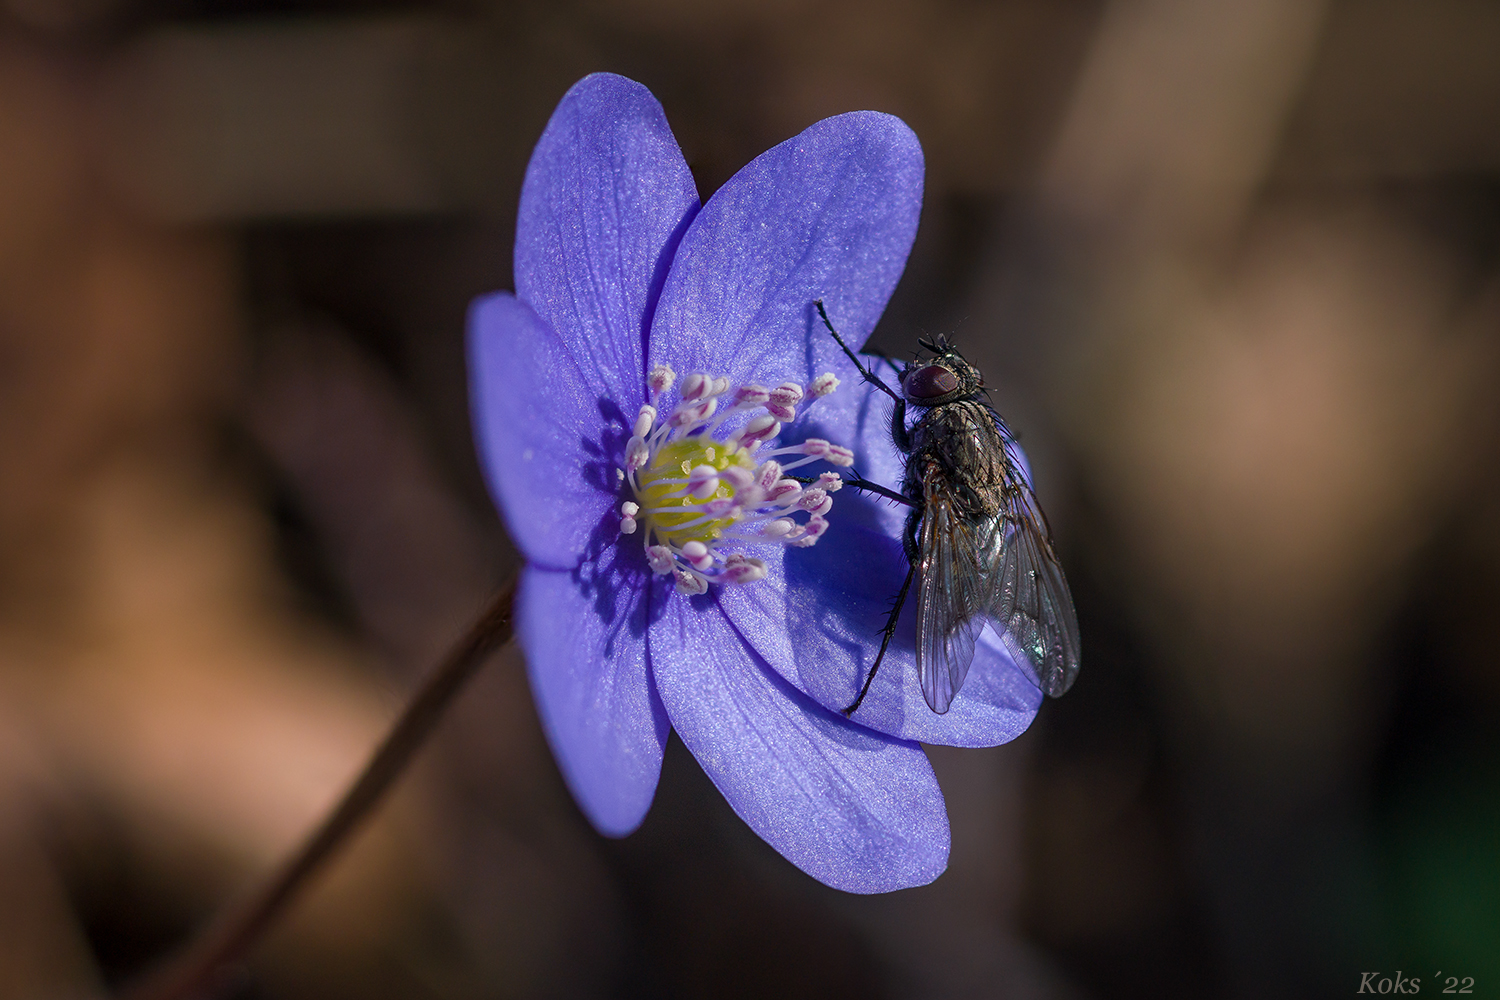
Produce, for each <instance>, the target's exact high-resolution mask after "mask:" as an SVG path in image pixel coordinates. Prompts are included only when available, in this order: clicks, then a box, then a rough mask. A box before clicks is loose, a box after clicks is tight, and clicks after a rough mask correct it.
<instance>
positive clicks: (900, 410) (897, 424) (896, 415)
mask: <svg viewBox="0 0 1500 1000" xmlns="http://www.w3.org/2000/svg"><path fill="white" fill-rule="evenodd" d="M813 305H815V306H817V307H818V315H819V316H821V317H823V325H824V326H826V327H828V332H829V333H831V334H833V339H834V340H835V341H837V342H838V345H839V346H840V347H842V348H843V349H844V353H845V354H846V355H848V357H849V360H850V361H852V362H854V367H855V368H858V369H859V374H860V376H861V377H862V378H863V379H864V380H865V381H866V382H868V383H870V384H871V385H873V386H874V387H875V388H877V389H879V390H880V391H881V392H883V393H885V394H886V395H887V396H889V397H891V398H892V399H894V400H895V401H896V409H895V410H894V411H892V413H891V439H892V440H893V441H895V443H896V448H897V450H899V451H900V452H901V453H902V454H910V453H911V439H910V436H909V435H908V434H907V430H906V397H905V396H902V395H901V394H900V393H899V392H897V391H896V390H895V389H892V388H891V387H890V386H888V385H886V384H885V380H884V379H882V378H881V377H880V376H879V375H876V374H875V373H874V372H873V371H871V370H870V369H868V368H866V367H865V365H864V362H862V361H860V360H859V356H858V355H857V354H855V353H854V351H853V350H852V349H851V348H850V347H849V345H848V344H846V343H844V338H843V337H840V336H839V332H838V331H837V330H835V329H834V328H833V323H832V321H830V320H829V318H828V311H827V310H826V309H824V308H823V300H822V299H818V300H817V301H816V302H814V303H813ZM880 356H881V357H882V358H885V363H886V364H888V365H890V366H891V367H892V368H894V367H896V364H895V362H893V361H892V360H891V359H890V358H886V357H885V355H884V354H882V355H880Z"/></svg>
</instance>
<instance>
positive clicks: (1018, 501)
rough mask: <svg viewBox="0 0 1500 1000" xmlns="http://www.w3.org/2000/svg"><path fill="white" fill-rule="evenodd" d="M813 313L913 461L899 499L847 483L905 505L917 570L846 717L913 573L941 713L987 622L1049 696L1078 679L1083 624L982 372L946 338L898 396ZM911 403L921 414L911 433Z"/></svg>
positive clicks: (921, 674)
mask: <svg viewBox="0 0 1500 1000" xmlns="http://www.w3.org/2000/svg"><path fill="white" fill-rule="evenodd" d="M816 305H817V308H818V315H819V316H821V317H822V318H823V325H824V326H826V327H828V332H829V333H831V334H833V339H834V340H835V341H837V342H838V345H839V347H841V348H843V350H844V353H845V354H847V355H848V356H849V360H850V361H853V362H854V365H855V367H856V368H858V369H859V372H860V374H861V375H862V376H863V377H864V379H865V381H867V382H869V383H870V384H871V385H873V386H875V387H876V388H877V389H879V390H880V391H882V392H884V393H885V394H886V395H887V396H890V397H891V399H892V400H894V401H895V404H896V405H895V410H894V412H893V413H892V414H891V437H892V439H893V440H894V442H895V445H896V448H897V450H899V451H900V452H901V453H902V454H903V455H905V456H906V473H905V476H904V477H903V479H902V483H901V490H900V492H899V493H898V492H896V491H895V490H892V489H889V488H887V487H883V486H880V485H879V484H876V483H871V482H868V481H866V480H864V479H862V478H861V479H856V480H850V481H849V485H851V486H855V487H858V488H860V489H864V490H868V491H870V492H873V493H877V494H879V495H881V496H884V497H886V498H887V499H890V500H895V501H897V502H899V503H902V504H905V505H906V507H907V515H906V528H905V531H904V532H903V534H902V543H903V547H904V549H905V551H906V559H907V565H908V568H907V571H906V580H905V582H903V583H902V584H901V590H900V592H899V593H898V594H897V595H896V599H895V602H894V603H893V605H892V607H891V612H890V616H889V617H888V618H887V620H886V624H885V629H884V633H883V637H882V639H881V642H880V652H879V653H877V654H876V656H875V662H874V663H872V664H871V665H870V672H869V674H868V675H866V677H865V681H864V685H863V686H862V687H861V688H860V691H859V696H858V697H857V698H855V699H854V702H853V704H851V705H850V706H849V707H848V708H846V709H844V714H845V715H850V714H852V713H853V712H854V710H855V709H857V708H858V707H859V705H860V702H862V701H864V698H865V695H866V693H868V692H869V690H870V684H871V682H872V681H874V680H875V672H876V671H877V670H879V669H880V662H881V660H883V659H884V658H885V653H886V649H887V648H888V647H889V646H890V643H891V636H892V635H894V634H895V631H896V622H897V621H898V620H899V619H900V617H901V609H902V607H903V606H904V605H905V603H906V598H907V595H908V593H909V592H910V590H911V585H912V579H913V578H914V577H915V579H916V581H917V676H918V679H919V680H920V682H921V685H922V693H923V695H925V696H926V698H927V704H928V705H929V706H930V707H931V708H932V710H933V711H934V712H937V713H939V714H941V713H943V712H946V711H948V706H949V705H951V704H952V703H953V698H954V696H955V695H956V694H958V691H959V688H961V687H963V683H964V677H965V676H966V675H967V674H968V672H969V664H970V663H971V662H972V661H973V659H974V643H975V640H977V639H978V638H979V633H980V632H981V631H982V630H983V629H984V626H985V624H986V623H991V624H992V625H993V626H994V628H995V630H996V631H997V632H1001V633H1004V634H1006V635H1008V636H1009V638H1010V641H1011V643H1012V644H1013V646H1014V648H1015V649H1016V651H1018V652H1020V653H1021V654H1023V655H1024V656H1025V658H1026V659H1027V660H1028V661H1029V662H1030V664H1031V666H1032V668H1033V669H1034V670H1035V671H1036V677H1037V682H1038V684H1039V685H1040V687H1041V689H1042V690H1043V691H1045V692H1046V693H1047V694H1049V695H1051V696H1053V697H1057V696H1058V695H1061V694H1062V693H1063V692H1065V691H1067V690H1068V688H1069V687H1070V686H1071V685H1072V683H1073V679H1074V678H1075V677H1077V676H1078V656H1079V640H1078V617H1077V615H1076V613H1075V612H1074V611H1073V598H1072V596H1071V595H1070V594H1069V593H1068V583H1067V580H1065V579H1064V578H1063V571H1062V566H1061V565H1060V564H1059V563H1058V561H1057V553H1056V552H1055V551H1054V550H1053V547H1052V532H1051V529H1050V528H1049V527H1048V526H1047V518H1046V516H1045V515H1044V514H1043V513H1042V508H1041V506H1040V505H1039V504H1038V503H1037V499H1036V494H1035V493H1033V492H1032V489H1031V484H1030V483H1029V482H1027V479H1026V476H1025V474H1024V473H1023V472H1022V471H1021V465H1020V453H1019V451H1018V450H1017V449H1016V447H1015V438H1014V437H1013V436H1012V435H1011V433H1010V431H1009V430H1008V429H1007V428H1006V426H1005V422H1004V421H1003V420H1001V419H1000V415H999V414H998V413H996V412H995V411H994V409H993V408H991V407H990V405H989V402H988V399H987V397H986V392H987V390H986V389H985V388H984V378H983V376H981V375H980V373H979V370H978V369H977V368H975V367H974V366H973V365H971V364H969V363H968V362H967V361H965V360H964V358H963V355H961V354H959V353H958V351H957V350H956V349H955V348H954V347H953V346H952V345H951V344H949V343H948V342H947V341H946V340H945V339H942V338H940V339H938V340H936V341H930V340H923V341H920V343H921V346H922V347H923V348H924V349H925V350H926V351H928V352H930V353H931V355H932V356H931V357H930V358H928V359H926V360H922V359H920V358H919V359H917V360H914V361H912V362H911V363H910V364H908V365H906V366H905V368H903V369H902V370H901V372H900V376H899V378H900V388H901V391H900V392H897V391H896V390H894V389H892V388H891V387H890V386H888V385H886V383H885V382H884V381H883V380H882V379H881V378H880V377H879V376H877V375H876V374H875V373H874V372H873V371H871V370H870V369H869V368H867V367H865V365H864V364H863V363H862V362H861V361H860V359H859V358H858V357H857V356H856V355H855V353H854V352H853V351H852V350H850V348H849V345H848V344H846V343H844V338H843V337H840V336H839V333H838V331H837V330H835V329H834V327H833V323H832V322H830V321H829V319H828V313H827V312H826V311H825V310H824V308H823V303H822V301H818V302H817V303H816ZM892 367H895V366H894V364H893V363H892ZM908 407H914V408H915V409H916V410H917V411H918V416H917V420H916V422H915V423H914V424H913V425H912V426H911V427H910V428H908V427H907V426H906V411H907V409H908Z"/></svg>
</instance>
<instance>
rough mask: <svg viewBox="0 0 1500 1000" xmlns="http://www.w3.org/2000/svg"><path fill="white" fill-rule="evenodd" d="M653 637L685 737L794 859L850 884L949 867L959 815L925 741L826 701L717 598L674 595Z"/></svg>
mask: <svg viewBox="0 0 1500 1000" xmlns="http://www.w3.org/2000/svg"><path fill="white" fill-rule="evenodd" d="M747 589H748V588H747ZM648 646H649V648H650V651H651V662H652V671H653V673H654V674H655V676H656V679H657V685H658V689H659V690H660V691H661V697H662V701H663V703H664V704H665V705H666V707H667V713H668V714H669V715H670V716H671V719H672V725H673V726H674V727H675V728H676V729H677V732H678V733H679V734H680V735H681V736H682V740H683V742H684V743H686V744H687V747H688V749H689V750H691V751H692V753H693V756H694V757H696V758H697V759H698V763H699V764H701V765H702V767H703V770H704V771H705V772H707V774H708V776H709V777H710V778H711V779H712V780H713V782H714V784H715V785H717V786H718V787H719V790H720V791H721V792H723V793H724V797H725V798H726V799H728V800H729V804H730V806H732V807H733V808H734V811H735V812H736V813H738V814H739V815H740V817H741V818H742V819H744V821H745V822H746V823H748V824H749V825H750V827H751V828H752V829H753V830H755V832H756V833H758V834H760V836H761V837H762V838H764V839H765V840H766V842H767V843H769V844H770V845H771V846H772V847H774V848H776V850H778V851H780V852H781V854H782V855H783V856H785V857H786V858H787V860H789V861H791V862H792V863H793V864H795V865H796V866H797V867H799V868H801V869H802V870H803V871H805V872H807V873H808V874H809V875H811V876H813V877H814V878H816V879H818V880H819V881H820V882H824V883H826V884H827V885H831V886H833V887H835V888H837V889H843V890H846V891H848V892H861V893H870V892H887V891H890V890H892V889H900V888H905V887H908V886H914V885H925V884H926V883H928V882H931V881H932V880H933V879H934V878H936V877H937V876H938V875H939V874H941V873H942V871H943V869H944V868H945V867H946V866H947V863H948V817H947V814H946V812H945V811H944V808H943V795H942V792H941V790H940V789H939V788H938V785H937V780H936V779H935V778H934V777H933V773H932V767H931V765H930V764H928V762H927V756H926V754H925V753H923V751H922V749H921V747H919V746H917V745H916V744H913V743H907V742H904V741H901V740H894V739H891V738H889V737H886V736H881V735H879V734H877V733H874V732H871V731H870V730H868V729H865V728H863V727H862V726H857V725H852V724H850V723H848V722H846V721H845V720H843V719H842V718H840V717H838V716H837V715H836V714H834V713H832V712H829V711H828V710H826V709H824V708H822V707H820V706H818V705H816V704H814V703H813V702H812V701H811V700H810V699H808V698H807V697H806V696H804V695H803V694H802V693H801V692H799V691H797V690H796V689H795V688H793V687H792V686H791V685H790V684H788V683H787V682H786V681H784V680H783V679H782V678H781V677H779V676H778V675H777V674H775V673H774V672H773V671H771V670H770V669H769V668H768V667H767V666H766V665H765V664H764V663H762V662H761V660H760V658H759V657H757V656H755V655H754V654H753V653H752V652H751V651H750V650H748V649H747V648H746V647H745V645H744V643H743V641H742V640H741V639H740V637H739V636H738V635H737V634H736V633H735V631H734V629H733V628H732V627H731V626H730V624H729V622H728V620H727V619H725V618H724V616H723V615H722V614H721V613H720V611H719V609H718V608H717V607H716V606H715V605H714V602H713V600H712V598H711V597H705V598H701V599H698V600H694V601H686V600H674V601H671V602H670V603H669V605H668V607H667V608H666V610H665V613H664V614H663V615H662V618H661V620H659V621H657V622H656V623H654V624H653V625H652V627H651V632H650V635H649V639H648Z"/></svg>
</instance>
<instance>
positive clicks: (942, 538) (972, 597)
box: [917, 472, 987, 715]
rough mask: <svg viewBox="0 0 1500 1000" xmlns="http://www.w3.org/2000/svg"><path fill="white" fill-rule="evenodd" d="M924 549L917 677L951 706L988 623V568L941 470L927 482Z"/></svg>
mask: <svg viewBox="0 0 1500 1000" xmlns="http://www.w3.org/2000/svg"><path fill="white" fill-rule="evenodd" d="M923 494H924V496H925V511H924V513H923V517H922V539H921V541H922V555H921V559H920V562H919V564H918V576H919V577H920V583H919V585H918V588H917V677H918V679H919V680H920V681H921V683H922V694H923V695H924V696H926V698H927V704H928V706H929V707H931V709H932V710H933V711H934V712H937V713H938V714H939V715H941V714H942V713H944V712H946V711H948V706H949V705H950V704H952V702H953V696H954V695H956V694H958V689H959V688H960V687H962V686H963V683H964V678H965V677H966V676H967V675H968V673H969V664H970V663H971V662H973V660H974V642H975V640H976V639H977V638H978V637H979V632H980V630H981V629H983V628H984V610H985V595H986V592H987V587H986V580H985V576H984V574H983V573H982V572H981V571H980V564H979V562H978V561H977V559H976V556H977V551H976V549H975V542H976V537H975V533H974V530H973V529H972V528H971V527H970V526H969V525H967V524H965V523H964V522H963V520H962V519H961V518H960V517H958V516H957V513H956V511H955V510H954V509H953V501H952V497H951V496H950V494H949V493H948V491H947V490H946V488H945V482H944V480H943V479H942V477H941V475H939V474H936V473H935V472H933V473H931V474H929V475H928V476H927V477H925V479H924V482H923Z"/></svg>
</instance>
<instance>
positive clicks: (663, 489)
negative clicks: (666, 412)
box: [635, 435, 755, 546]
mask: <svg viewBox="0 0 1500 1000" xmlns="http://www.w3.org/2000/svg"><path fill="white" fill-rule="evenodd" d="M730 469H734V470H735V472H730ZM736 473H739V474H738V475H737V474H736ZM754 475H755V460H754V459H753V458H751V457H750V453H749V451H748V450H747V449H745V448H740V447H737V446H734V445H729V444H724V443H721V442H717V441H714V440H713V439H712V438H705V437H703V436H702V435H694V436H693V437H688V438H682V439H681V440H678V441H673V442H671V443H670V444H668V445H666V446H665V447H663V448H660V449H658V450H657V452H656V455H655V457H654V458H652V459H651V463H650V464H649V465H648V466H647V467H645V468H643V469H641V470H640V471H639V472H638V473H637V475H636V483H637V485H636V490H635V495H636V499H637V500H638V501H639V503H640V504H641V505H642V506H644V507H646V508H648V509H651V510H654V511H656V513H655V514H652V515H649V517H650V521H651V527H652V529H653V530H654V531H655V532H656V534H657V537H659V538H660V539H661V540H662V541H663V542H664V543H666V544H669V545H678V546H681V545H684V544H686V543H688V542H691V541H695V540H696V541H700V542H704V543H705V544H706V543H708V542H711V541H714V540H716V539H718V538H720V537H721V536H722V535H723V534H724V532H725V530H727V529H728V528H730V527H731V526H732V525H733V524H734V523H735V522H736V521H738V520H739V519H740V516H741V512H740V508H739V507H738V506H737V505H736V504H734V503H733V500H734V498H735V495H736V494H737V493H738V492H739V490H740V489H742V488H743V489H750V488H752V487H753V483H752V482H751V481H752V480H753V477H754ZM736 483H744V484H745V485H743V486H736V485H735V484H736ZM684 486H685V487H686V488H687V494H686V495H684V494H683V488H684ZM715 500H717V501H729V502H728V503H721V504H720V505H719V506H721V507H724V508H725V513H724V515H723V516H722V517H714V516H712V515H711V514H709V513H707V512H705V509H704V501H715ZM674 507H679V508H682V509H681V510H674V509H673V508H674Z"/></svg>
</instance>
